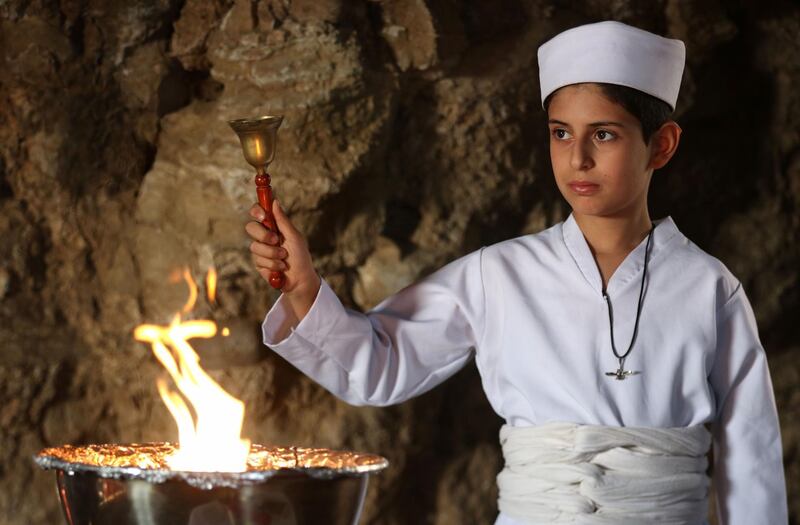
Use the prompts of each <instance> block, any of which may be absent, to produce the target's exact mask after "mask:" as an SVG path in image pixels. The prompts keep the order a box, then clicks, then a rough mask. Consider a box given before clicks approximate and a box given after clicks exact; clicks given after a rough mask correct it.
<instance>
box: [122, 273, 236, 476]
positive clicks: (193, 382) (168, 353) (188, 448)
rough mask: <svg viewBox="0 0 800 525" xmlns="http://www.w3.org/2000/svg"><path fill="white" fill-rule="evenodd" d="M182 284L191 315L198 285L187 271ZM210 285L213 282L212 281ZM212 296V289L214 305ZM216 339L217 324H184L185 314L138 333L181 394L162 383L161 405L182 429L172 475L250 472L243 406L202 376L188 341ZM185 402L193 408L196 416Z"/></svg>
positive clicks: (140, 328) (171, 462) (143, 327)
mask: <svg viewBox="0 0 800 525" xmlns="http://www.w3.org/2000/svg"><path fill="white" fill-rule="evenodd" d="M209 273H210V272H209ZM183 279H184V280H185V281H186V284H187V285H188V287H189V299H188V300H187V302H186V304H185V305H184V307H183V309H182V313H187V312H189V311H191V309H192V308H193V307H194V303H195V300H196V299H197V285H196V284H195V282H194V280H193V279H192V276H191V274H190V273H189V270H188V269H185V270H184V271H183ZM206 282H207V283H208V282H210V280H209V279H208V278H207V281H206ZM214 282H216V277H215V278H214ZM210 290H211V289H210V288H208V287H207V291H208V292H209V299H210V298H211V291H210ZM226 330H227V329H226ZM216 333H217V325H216V323H214V322H213V321H208V320H191V321H182V320H181V314H180V313H177V314H175V317H174V318H173V319H172V322H171V323H170V324H169V326H159V325H151V324H143V325H140V326H138V327H136V330H135V331H134V337H135V338H136V340H138V341H143V342H147V343H150V344H151V345H152V349H153V354H155V356H156V358H157V359H158V360H159V362H160V363H161V364H162V365H163V366H164V368H165V369H166V370H167V372H168V373H169V375H170V377H172V380H173V381H174V383H175V385H177V387H178V390H179V391H180V393H179V392H176V391H175V390H174V389H172V388H170V385H169V384H168V383H167V381H166V380H164V379H163V378H162V379H159V380H158V382H157V386H158V392H159V394H160V395H161V399H162V400H163V401H164V404H166V405H167V408H168V409H169V411H170V413H171V414H172V417H173V418H175V422H176V424H177V425H178V436H179V446H178V450H177V452H176V453H175V454H173V455H171V456H170V457H169V458H168V459H167V464H168V465H169V466H170V468H171V469H173V470H184V471H192V472H243V471H245V470H247V456H248V454H249V452H250V441H249V440H247V439H242V438H241V432H242V423H243V421H244V403H242V401H240V400H238V399H236V398H235V397H233V396H231V395H230V394H229V393H227V392H226V391H225V390H223V389H222V387H221V386H220V385H219V384H218V383H217V382H216V381H214V380H213V379H212V378H211V377H210V376H209V375H208V374H207V373H206V372H205V370H203V368H202V367H201V366H200V358H199V357H198V355H197V353H196V352H195V351H194V349H193V348H192V346H191V345H190V344H189V341H188V340H189V339H192V338H195V337H203V338H211V337H214V336H215V335H216ZM184 398H185V399H187V400H188V401H189V403H191V406H192V409H193V411H192V410H190V409H189V406H188V405H187V404H186V401H184ZM192 412H194V415H193V413H192ZM194 416H196V417H194Z"/></svg>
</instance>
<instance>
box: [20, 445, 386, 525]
mask: <svg viewBox="0 0 800 525" xmlns="http://www.w3.org/2000/svg"><path fill="white" fill-rule="evenodd" d="M174 451H175V446H174V445H171V444H169V443H149V444H131V445H87V446H83V447H73V446H69V445H66V446H62V447H56V448H47V449H44V450H42V451H41V452H40V453H39V454H37V455H36V456H35V457H34V461H35V462H36V463H37V464H38V465H39V466H40V467H42V468H44V469H53V470H55V471H56V481H57V484H58V495H59V498H60V499H61V505H62V508H63V510H64V516H65V518H66V521H67V523H68V524H69V525H106V524H107V525H112V524H113V525H307V524H308V525H310V524H315V525H318V524H332V525H340V524H341V525H345V524H347V525H353V524H356V523H358V520H359V516H360V514H361V509H362V506H363V503H364V496H365V495H366V491H367V482H368V477H369V475H370V474H372V473H375V472H378V471H381V470H383V469H384V468H386V467H387V466H388V462H387V461H386V459H385V458H382V457H380V456H376V455H374V454H362V453H356V452H344V451H334V450H328V449H311V448H299V447H265V446H261V445H252V447H251V452H250V456H249V458H248V470H246V471H244V472H184V471H173V470H169V469H168V468H166V462H165V459H166V457H168V456H169V455H170V454H171V453H173V452H174Z"/></svg>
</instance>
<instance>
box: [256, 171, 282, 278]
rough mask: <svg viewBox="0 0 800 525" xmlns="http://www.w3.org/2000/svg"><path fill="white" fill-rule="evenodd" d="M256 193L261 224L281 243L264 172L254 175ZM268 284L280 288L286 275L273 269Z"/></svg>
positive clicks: (267, 178)
mask: <svg viewBox="0 0 800 525" xmlns="http://www.w3.org/2000/svg"><path fill="white" fill-rule="evenodd" d="M256 193H257V194H258V203H259V204H260V205H261V207H262V208H264V220H263V221H261V224H262V225H264V227H265V228H266V229H268V230H270V231H271V232H273V233H275V234H276V235H277V236H278V244H283V235H281V232H280V231H279V230H278V224H277V223H276V222H275V216H273V215H272V187H271V186H270V177H269V175H268V174H267V173H266V172H263V173H259V174H258V175H256ZM269 284H270V286H272V287H273V288H275V289H276V290H280V289H281V288H283V285H284V284H286V276H285V275H284V274H283V272H279V271H274V272H272V273H270V274H269Z"/></svg>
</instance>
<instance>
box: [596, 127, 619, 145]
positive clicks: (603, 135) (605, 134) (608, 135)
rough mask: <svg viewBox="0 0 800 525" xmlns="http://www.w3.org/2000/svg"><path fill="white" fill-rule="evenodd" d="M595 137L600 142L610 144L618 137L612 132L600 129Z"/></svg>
mask: <svg viewBox="0 0 800 525" xmlns="http://www.w3.org/2000/svg"><path fill="white" fill-rule="evenodd" d="M595 136H596V137H597V139H598V140H599V141H600V142H608V141H610V140H614V137H616V135H614V134H613V133H612V132H610V131H607V130H605V129H598V130H597V132H596V133H595Z"/></svg>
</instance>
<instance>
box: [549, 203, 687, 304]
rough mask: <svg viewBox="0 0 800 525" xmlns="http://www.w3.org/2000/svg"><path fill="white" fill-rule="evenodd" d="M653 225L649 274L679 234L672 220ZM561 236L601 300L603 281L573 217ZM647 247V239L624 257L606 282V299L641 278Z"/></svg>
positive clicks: (566, 224) (659, 220)
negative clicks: (654, 226)
mask: <svg viewBox="0 0 800 525" xmlns="http://www.w3.org/2000/svg"><path fill="white" fill-rule="evenodd" d="M653 223H654V224H655V225H657V226H658V227H657V228H656V229H655V230H654V231H653V241H652V245H651V246H650V260H649V262H648V266H649V270H648V271H649V272H651V271H653V264H654V262H656V261H657V260H658V259H659V256H660V255H661V254H662V253H664V252H665V248H666V247H667V246H668V245H669V243H670V242H672V241H673V240H674V239H676V238H678V237H679V235H678V234H679V233H680V231H679V230H678V227H677V226H676V225H675V222H674V221H673V220H672V217H669V216H668V217H665V218H663V219H658V220H654V221H653ZM562 235H563V237H564V244H565V245H566V246H567V250H568V251H569V253H570V255H571V256H572V259H573V260H574V261H575V264H576V265H577V266H578V268H579V269H580V271H581V273H582V274H583V277H584V278H585V279H586V282H587V283H588V284H589V286H591V287H592V288H593V289H594V290H595V291H596V292H597V295H598V297H599V298H601V299H602V297H603V277H602V276H601V275H600V269H599V268H598V267H597V263H596V262H595V260H594V256H593V255H592V250H591V249H590V248H589V243H587V242H586V238H585V237H584V236H583V232H582V231H581V229H580V227H579V226H578V223H577V222H576V221H575V218H574V217H573V214H572V213H570V215H569V217H568V218H567V220H566V221H564V225H563V226H562ZM646 245H647V237H645V238H644V239H642V241H641V242H640V243H639V244H638V245H637V246H636V248H634V249H633V250H631V252H630V253H629V254H628V255H627V256H626V257H625V259H624V260H623V261H622V263H621V264H620V265H619V267H618V268H617V269H616V271H614V274H613V275H612V276H611V278H610V279H609V280H608V286H606V293H607V294H608V295H609V296H612V297H613V296H614V295H615V293H616V291H617V290H619V289H620V287H622V286H625V285H626V284H628V283H629V282H630V281H632V280H633V279H636V278H637V277H641V272H642V271H643V270H644V251H645V247H646Z"/></svg>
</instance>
